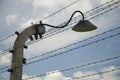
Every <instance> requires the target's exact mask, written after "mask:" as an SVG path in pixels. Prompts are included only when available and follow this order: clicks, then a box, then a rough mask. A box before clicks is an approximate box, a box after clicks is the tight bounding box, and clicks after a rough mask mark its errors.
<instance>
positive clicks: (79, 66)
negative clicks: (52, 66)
mask: <svg viewBox="0 0 120 80" xmlns="http://www.w3.org/2000/svg"><path fill="white" fill-rule="evenodd" d="M119 58H120V56H115V57H111V58H107V59H102V60H99V61H95V62H89V63H87V64H82V65H78V66H75V67H71V68H66V69H62V70H58V71H53V72H50V73H48V74H40V75H35V76H31V77H28V78H24V79H22V80H28V79H33V78H36V77H41V76H47V75H50V74H55V73H59V72H65V71H70V70H74V69H78V68H82V67H86V66H90V65H95V64H99V63H103V62H108V61H112V60H116V59H119Z"/></svg>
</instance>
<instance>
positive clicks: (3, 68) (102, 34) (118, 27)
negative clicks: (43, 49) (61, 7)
mask: <svg viewBox="0 0 120 80" xmlns="http://www.w3.org/2000/svg"><path fill="white" fill-rule="evenodd" d="M118 29H120V27H117V28H114V29H110V30H107V31H105V32H103V33H100V34H97V35H95V36H92V37H89V38H87V39H84V40H82V41H78V42H76V43H73V44H70V45H67V46H65V47H61V48H58V49H55V50H52V51H49V52H47V53H44V54H41V55H37V56H33V57H31V58H28V59H27V61H28V60H32V59H35V58H39V57H41V56H45V55H47V54H50V53H53V52H56V51H59V50H61V49H65V48H67V47H70V46H73V45H76V44H80V43H81V42H84V41H87V40H90V39H93V38H95V37H98V36H101V35H104V34H106V33H108V32H112V31H114V30H118ZM10 66H11V65H9V66H5V67H3V68H0V70H3V69H6V68H9V67H10Z"/></svg>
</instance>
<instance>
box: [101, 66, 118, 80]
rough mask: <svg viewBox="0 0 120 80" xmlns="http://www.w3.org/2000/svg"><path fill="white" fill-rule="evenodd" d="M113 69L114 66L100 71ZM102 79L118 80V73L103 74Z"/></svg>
mask: <svg viewBox="0 0 120 80" xmlns="http://www.w3.org/2000/svg"><path fill="white" fill-rule="evenodd" d="M115 68H116V67H115V66H110V67H105V68H103V69H102V71H109V70H112V69H115ZM102 77H103V80H120V71H114V72H110V73H107V74H103V75H102Z"/></svg>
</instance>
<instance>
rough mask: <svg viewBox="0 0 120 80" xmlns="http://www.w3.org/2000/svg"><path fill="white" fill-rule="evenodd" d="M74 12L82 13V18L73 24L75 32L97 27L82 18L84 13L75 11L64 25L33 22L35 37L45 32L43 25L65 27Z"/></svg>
mask: <svg viewBox="0 0 120 80" xmlns="http://www.w3.org/2000/svg"><path fill="white" fill-rule="evenodd" d="M75 13H80V14H81V15H82V20H79V21H78V23H77V24H76V25H75V26H73V28H72V30H73V31H76V32H87V31H92V30H95V29H97V27H96V26H95V25H93V24H92V23H91V22H90V21H88V20H85V18H84V14H83V13H82V12H81V11H75V12H74V13H73V14H72V16H71V17H70V19H69V20H68V22H67V23H66V24H65V25H62V26H53V25H50V24H45V23H42V21H40V23H39V24H34V27H35V30H36V34H35V39H38V37H40V38H42V35H43V34H44V33H45V26H49V27H53V28H64V27H66V26H67V25H68V24H69V23H70V21H71V20H72V18H73V16H74V14H75ZM30 39H31V40H33V38H32V36H30Z"/></svg>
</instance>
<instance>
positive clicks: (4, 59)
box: [0, 55, 11, 65]
mask: <svg viewBox="0 0 120 80" xmlns="http://www.w3.org/2000/svg"><path fill="white" fill-rule="evenodd" d="M10 62H11V56H10V55H5V56H2V57H0V65H6V64H9V63H10Z"/></svg>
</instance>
